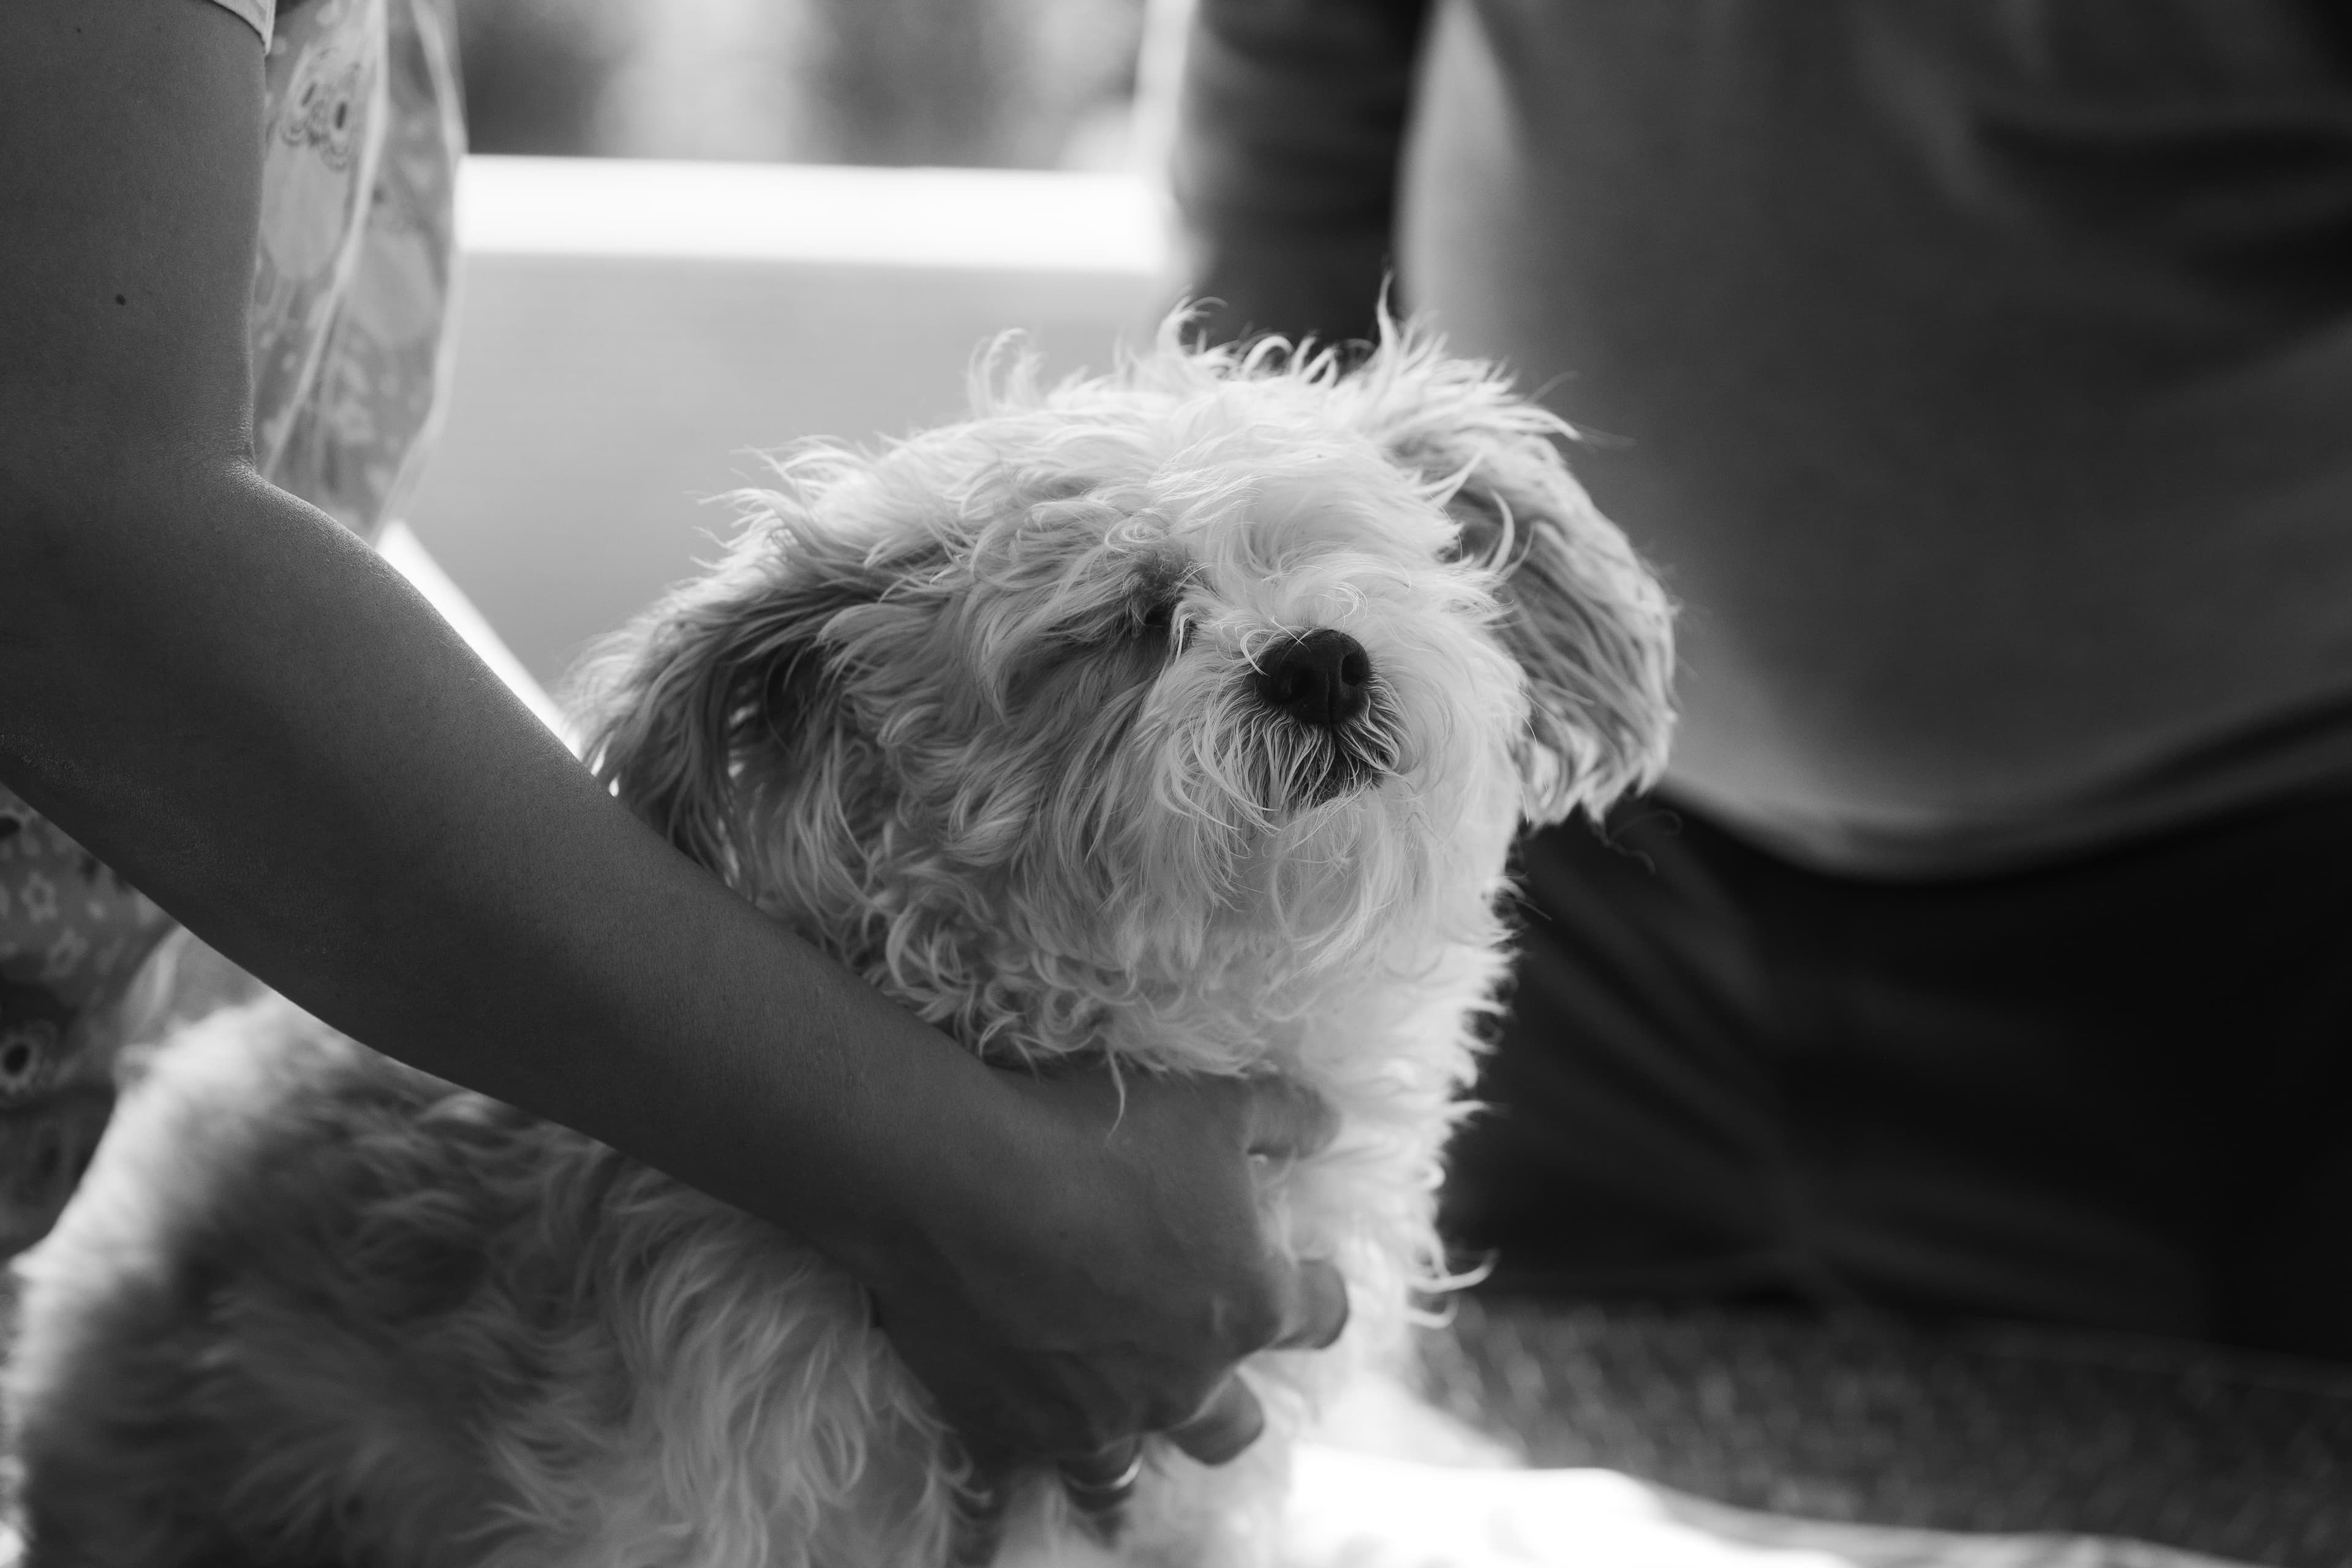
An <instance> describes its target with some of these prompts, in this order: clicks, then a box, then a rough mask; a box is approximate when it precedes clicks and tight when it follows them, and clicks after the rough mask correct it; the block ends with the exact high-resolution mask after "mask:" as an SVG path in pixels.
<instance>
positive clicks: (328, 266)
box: [0, 0, 464, 1257]
mask: <svg viewBox="0 0 2352 1568" xmlns="http://www.w3.org/2000/svg"><path fill="white" fill-rule="evenodd" d="M215 4H218V5H221V6H223V7H224V8H225V9H226V10H228V11H230V12H232V13H234V14H235V15H236V16H240V17H242V18H243V19H244V20H245V21H246V22H247V23H248V24H250V25H251V26H252V27H253V29H254V31H255V33H256V34H257V36H258V37H259V38H260V40H261V45H262V47H264V48H265V49H266V50H267V51H268V55H267V58H268V69H267V75H268V97H267V100H266V102H265V107H264V111H263V114H264V120H263V124H264V132H263V136H264V142H263V150H262V216H261V230H260V234H259V236H258V244H257V258H256V264H255V268H254V280H253V305H252V312H251V316H250V326H249V330H250V333H251V342H252V353H253V395H254V408H253V416H254V434H255V448H256V459H257V462H258V463H259V465H260V468H261V471H262V473H263V475H264V476H265V477H266V478H268V479H269V480H270V481H271V482H273V483H275V484H277V485H278V486H279V487H280V488H282V489H288V490H290V491H292V492H293V493H294V494H296V495H298V496H300V497H301V498H302V499H303V500H307V501H309V502H310V503H311V504H312V505H313V506H316V507H318V508H319V509H320V510H322V511H325V512H326V513H327V514H328V515H329V516H331V517H333V518H334V519H335V520H336V521H339V522H341V523H342V524H343V525H344V526H345V527H347V528H350V529H352V530H353V531H356V532H358V533H360V534H362V536H369V537H372V536H373V534H374V533H375V531H377V530H378V529H379V528H381V527H382V526H383V523H384V522H385V521H388V519H389V518H390V517H391V515H392V513H393V510H394V508H396V507H397V506H398V505H399V504H400V502H401V501H402V500H403V499H404V496H405V493H406V489H407V487H408V486H409V485H410V484H411V483H412V482H413V481H414V479H415V473H416V469H417V466H418V463H419V460H420V458H421V457H422V455H423V452H424V449H425V446H426V445H427V443H428V441H429V438H430V436H431V433H432V430H433V426H434V423H435V418H436V412H437V410H438V407H439V394H440V390H441V388H442V387H443V386H444V385H446V382H447V375H446V359H447V341H448V330H447V329H448V326H449V322H450V312H449V304H450V296H451V287H452V271H451V265H450V262H451V257H452V255H453V254H454V250H455V230H454V227H453V224H452V211H453V205H454V199H455V195H456V179H457V163H458V160H459V158H460V156H461V155H462V153H463V152H464V136H463V132H462V130H461V128H460V124H459V121H458V113H457V110H458V97H457V66H456V57H455V52H454V48H453V38H454V37H455V25H454V21H453V18H452V15H451V11H450V5H451V0H284V3H281V4H278V5H274V6H273V5H271V4H270V0H215ZM171 929H172V927H171V922H170V921H169V920H168V919H167V918H166V917H165V916H164V914H163V911H162V910H158V909H157V908H156V907H155V906H154V905H153V904H152V902H150V901H149V900H146V899H145V898H142V896H140V894H139V893H138V892H137V890H136V889H132V888H131V887H130V886H129V885H128V884H127V883H125V882H124V881H123V880H122V879H121V878H119V877H117V876H116V875H114V873H113V872H112V871H110V870H109V869H108V868H106V867H105V866H103V865H101V864H100V862H99V861H98V860H97V858H94V857H93V856H91V855H89V854H88V853H87V852H85V851H84V850H83V849H82V848H81V847H80V846H79V845H78V844H76V843H75V842H74V841H73V840H72V839H71V838H69V837H67V836H66V835H65V834H64V833H62V832H60V831H58V829H57V828H56V827H54V826H51V825H50V824H49V823H48V822H47V821H46V820H45V819H43V818H42V817H41V816H39V815H37V813H35V812H34V811H33V810H32V808H31V807H29V806H27V805H25V804H24V803H23V802H22V801H20V800H18V799H17V798H16V796H15V795H12V794H10V793H9V792H8V791H7V790H6V789H5V787H0V1257H5V1256H6V1255H8V1254H10V1253H14V1252H16V1251H18V1250H20V1249H22V1248H23V1247H27V1246H30V1245H31V1244H32V1243H33V1242H35V1241H37V1240H39V1239H40V1238H41V1237H43V1236H44V1235H46V1234H47V1232H48V1229H49V1226H51V1225H52V1224H53V1223H55V1221H56V1219H57V1215H58V1212H59V1211H60V1210H61V1209H63V1207H64V1206H65V1203H66V1200H67V1199H68V1197H69V1196H71V1194H72V1192H73V1188H74V1185H75V1184H76V1182H77V1181H78V1180H79V1176H80V1173H81V1168H82V1166H83V1165H84V1164H86V1163H88V1161H89V1154H90V1152H91V1151H92V1149H93V1148H94V1147H95V1146H96V1143H97V1141H98V1135H99V1133H100V1131H102V1130H103V1129H104V1127H105V1125H106V1121H107V1117H108V1113H109V1110H110V1107H111V1105H112V1103H113V1094H112V1069H113V1062H114V1058H115V1055H116V1052H117V1049H118V1047H119V1046H120V1045H121V1040H120V1038H119V1034H118V1031H117V1029H116V1026H115V1022H114V1019H115V1015H116V1014H117V1013H118V1011H119V1009H118V1008H117V1006H116V1005H115V1004H117V1003H118V1002H119V1001H120V1000H121V995H122V993H123V991H124V989H125V987H126V986H127V985H128V984H129V983H130V980H131V976H132V974H133V973H135V972H136V971H137V970H138V968H139V966H140V964H141V963H142V962H143V961H144V960H145V959H146V958H147V956H148V955H149V954H150V953H152V952H153V950H154V948H155V946H156V944H157V943H158V942H161V941H162V940H163V937H164V936H165V935H166V934H168V933H169V931H171Z"/></svg>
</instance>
